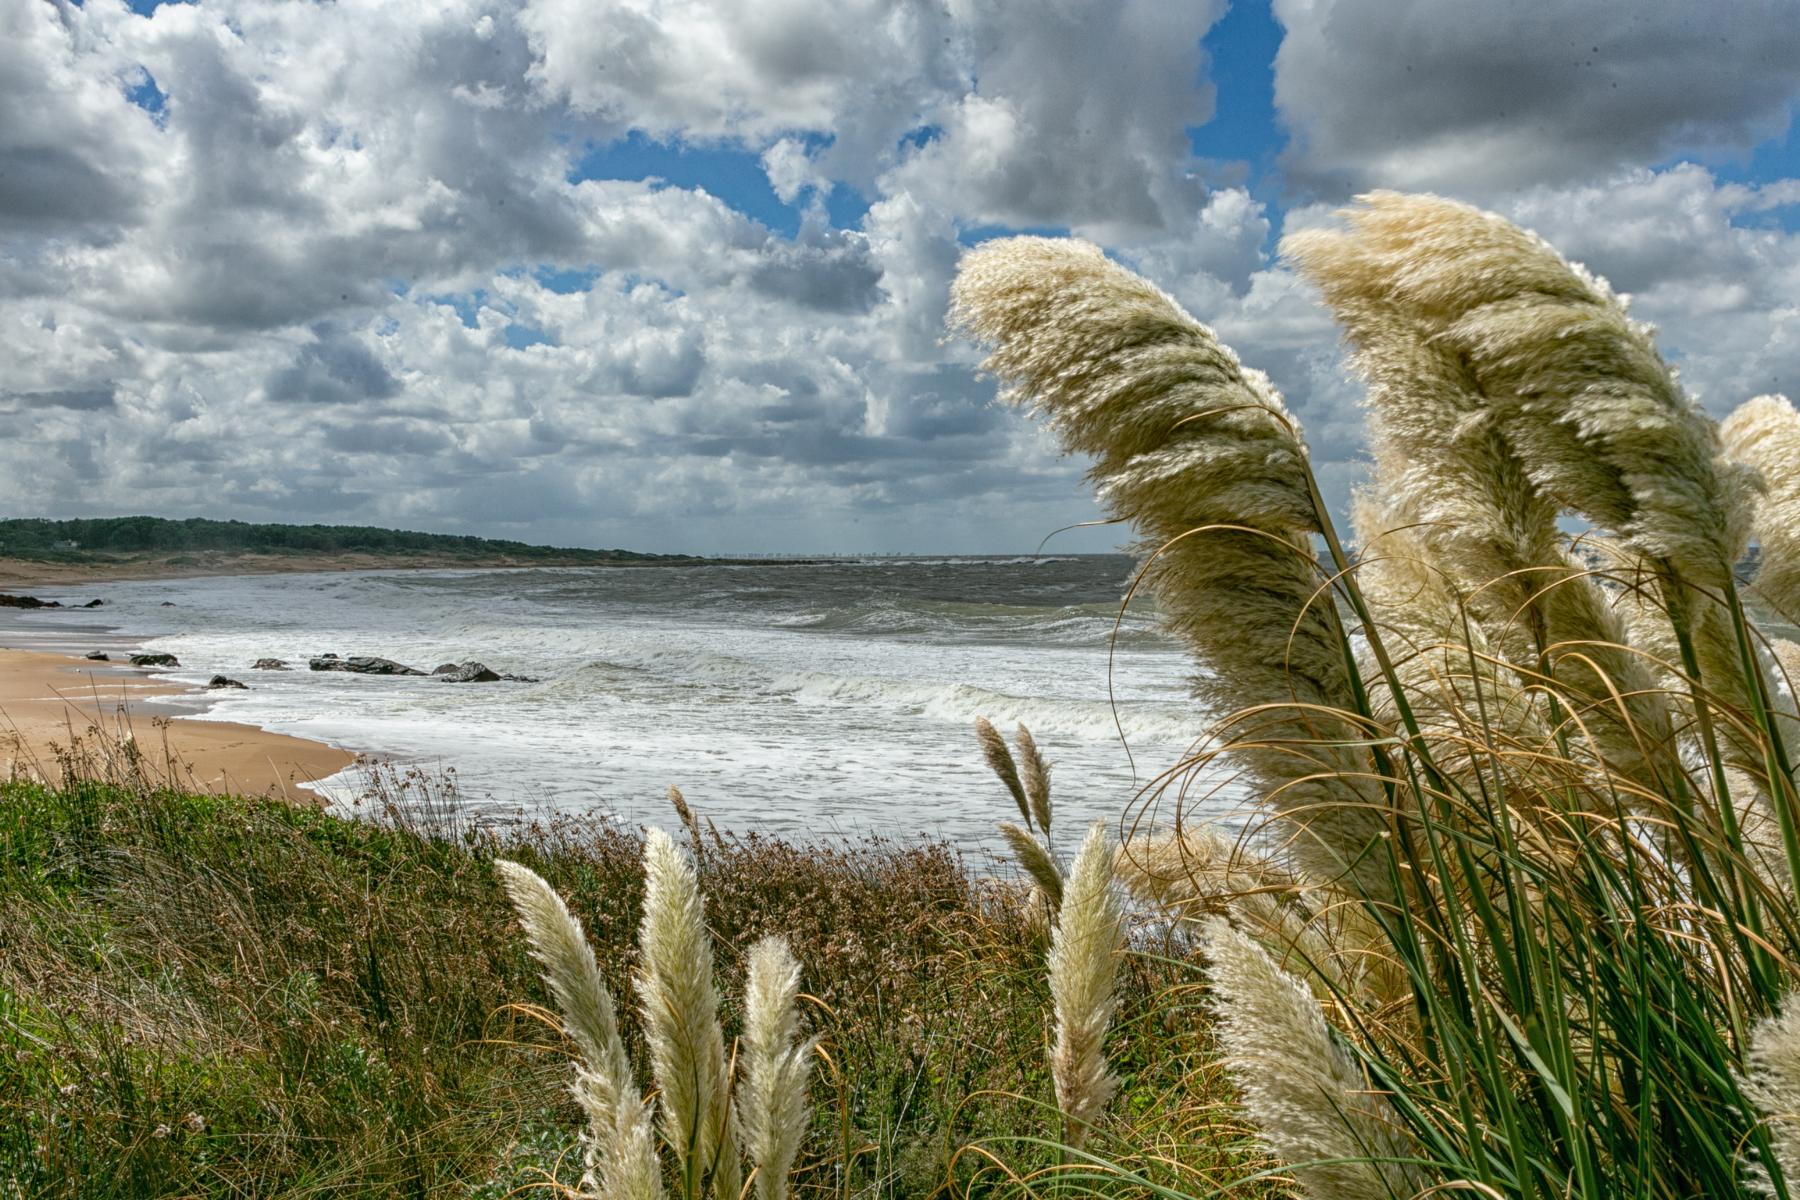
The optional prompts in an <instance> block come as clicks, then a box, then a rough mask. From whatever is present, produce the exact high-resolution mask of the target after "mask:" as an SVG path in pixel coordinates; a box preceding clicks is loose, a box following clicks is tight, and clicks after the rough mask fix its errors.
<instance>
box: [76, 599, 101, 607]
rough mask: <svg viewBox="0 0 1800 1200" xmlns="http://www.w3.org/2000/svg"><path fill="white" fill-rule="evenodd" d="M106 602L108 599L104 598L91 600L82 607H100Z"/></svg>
mask: <svg viewBox="0 0 1800 1200" xmlns="http://www.w3.org/2000/svg"><path fill="white" fill-rule="evenodd" d="M105 603H106V601H104V600H89V601H88V602H87V603H86V604H83V605H82V606H81V607H82V608H99V607H101V606H102V605H104V604H105Z"/></svg>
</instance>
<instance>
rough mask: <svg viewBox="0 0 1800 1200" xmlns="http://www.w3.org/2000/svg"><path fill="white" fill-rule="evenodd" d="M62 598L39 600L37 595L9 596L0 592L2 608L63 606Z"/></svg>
mask: <svg viewBox="0 0 1800 1200" xmlns="http://www.w3.org/2000/svg"><path fill="white" fill-rule="evenodd" d="M61 607H62V602H61V601H60V600H39V599H38V598H37V597H36V596H9V595H7V594H6V593H5V592H0V608H61Z"/></svg>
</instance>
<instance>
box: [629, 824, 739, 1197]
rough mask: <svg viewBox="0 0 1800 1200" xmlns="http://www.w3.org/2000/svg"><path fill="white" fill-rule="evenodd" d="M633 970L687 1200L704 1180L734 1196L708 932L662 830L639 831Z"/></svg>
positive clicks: (682, 865)
mask: <svg viewBox="0 0 1800 1200" xmlns="http://www.w3.org/2000/svg"><path fill="white" fill-rule="evenodd" d="M638 948H639V952H640V954H641V955H642V964H641V967H640V969H639V971H638V975H637V986H638V995H639V997H640V999H641V1002H642V1005H643V1014H644V1027H645V1033H646V1036H647V1040H648V1042H649V1044H650V1061H651V1065H652V1067H653V1069H654V1070H655V1072H656V1082H657V1086H658V1087H659V1088H660V1089H661V1090H662V1114H661V1115H662V1129H663V1140H664V1141H665V1142H666V1143H667V1145H668V1147H669V1149H670V1151H671V1152H672V1153H673V1154H674V1156H675V1160H676V1163H677V1164H678V1166H679V1168H680V1170H681V1172H682V1176H683V1179H684V1182H685V1192H686V1194H687V1196H688V1197H690V1200H693V1198H697V1197H699V1196H700V1195H701V1194H702V1193H703V1192H704V1191H705V1190H706V1188H707V1184H708V1181H710V1187H711V1190H712V1192H713V1194H714V1195H717V1196H720V1197H725V1198H728V1200H736V1197H737V1195H738V1192H739V1191H740V1190H741V1186H742V1178H741V1171H740V1168H739V1166H738V1160H737V1147H736V1145H735V1133H734V1129H733V1122H732V1119H731V1105H730V1098H729V1088H730V1080H729V1072H728V1069H727V1066H726V1061H725V1039H724V1035H723V1034H722V1033H721V1031H720V1029H719V1016H718V1010H719V996H718V992H717V991H716V990H715V989H714V987H713V959H712V943H711V936H710V934H709V933H708V932H707V928H706V915H705V910H704V906H703V903H702V900H701V896H700V886H699V883H698V881H697V880H696V879H695V876H694V868H693V864H692V863H691V862H690V861H689V859H688V857H687V856H686V855H685V854H683V853H682V852H681V850H680V849H679V848H678V847H677V846H676V845H675V843H674V842H673V841H672V840H671V839H670V837H669V835H668V834H667V833H665V832H663V831H662V830H660V829H652V830H650V831H649V832H648V833H647V834H646V835H645V839H644V920H643V924H642V926H641V927H640V929H639V932H638Z"/></svg>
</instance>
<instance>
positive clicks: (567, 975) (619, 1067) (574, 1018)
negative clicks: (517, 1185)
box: [494, 859, 662, 1200]
mask: <svg viewBox="0 0 1800 1200" xmlns="http://www.w3.org/2000/svg"><path fill="white" fill-rule="evenodd" d="M494 866H495V868H496V869H497V870H498V871H499V872H500V882H501V884H502V885H503V886H504V887H505V888H506V894H507V896H508V897H510V898H511V900H512V903H513V907H514V908H515V909H516V910H517V911H518V914H519V921H520V923H521V924H522V925H524V927H525V935H526V937H527V938H529V939H530V941H531V952H532V957H534V958H536V959H537V960H538V962H539V963H540V964H542V966H543V968H544V983H545V984H546V985H547V986H548V987H549V989H550V995H551V997H552V998H553V999H554V1000H555V1001H556V1006H557V1008H558V1009H559V1010H560V1011H561V1012H562V1016H563V1028H564V1031H565V1032H566V1033H568V1035H569V1037H570V1038H571V1039H572V1040H573V1041H574V1042H575V1045H576V1048H577V1049H579V1050H580V1051H581V1057H582V1060H583V1061H582V1062H581V1063H580V1064H578V1065H577V1067H576V1077H575V1084H574V1088H573V1091H574V1094H575V1098H576V1100H577V1101H578V1102H579V1103H580V1104H581V1107H582V1110H583V1111H584V1112H585V1113H586V1114H587V1118H588V1130H587V1133H586V1134H585V1135H584V1137H583V1139H582V1140H583V1143H584V1148H585V1150H586V1154H587V1167H588V1174H587V1178H585V1179H584V1180H583V1184H582V1186H583V1188H584V1189H588V1190H591V1191H592V1192H593V1193H594V1194H595V1195H605V1196H608V1197H615V1196H616V1197H620V1198H621V1200H656V1198H658V1197H660V1196H661V1195H662V1172H661V1169H660V1167H659V1166H658V1164H657V1161H656V1143H655V1138H654V1136H653V1133H652V1128H651V1109H650V1106H649V1105H648V1104H646V1103H644V1101H643V1099H642V1097H640V1096H639V1095H638V1091H637V1086H636V1084H635V1083H634V1081H633V1080H632V1077H631V1063H630V1060H629V1059H628V1058H626V1056H625V1045H624V1043H623V1042H621V1041H620V1040H619V1025H618V1020H617V1017H616V1016H615V1014H614V1011H613V1002H612V995H611V993H609V992H608V991H607V990H606V984H605V982H604V981H603V980H602V979H601V978H600V968H599V965H598V964H597V963H596V962H595V961H594V952H593V950H592V949H591V948H590V947H589V946H588V942H587V938H586V936H585V935H584V934H583V932H582V929H581V922H580V921H579V920H577V919H576V917H575V915H574V914H573V913H571V912H570V911H569V909H568V906H567V905H565V904H564V903H563V901H562V897H560V896H558V895H557V894H556V892H555V891H554V890H553V889H552V888H551V887H550V885H549V884H548V883H545V882H544V880H543V879H542V878H541V877H539V876H538V874H537V873H536V872H535V871H533V870H531V869H530V868H529V867H525V866H521V865H520V864H518V863H516V862H510V861H508V860H506V859H495V860H494Z"/></svg>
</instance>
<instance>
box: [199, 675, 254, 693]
mask: <svg viewBox="0 0 1800 1200" xmlns="http://www.w3.org/2000/svg"><path fill="white" fill-rule="evenodd" d="M206 686H207V687H208V688H209V689H212V690H215V691H216V690H218V689H219V688H243V689H245V690H246V691H247V690H249V687H250V685H249V684H247V683H239V682H238V681H237V680H235V679H230V678H227V677H226V676H224V675H214V676H213V677H212V678H211V679H209V680H207V681H206Z"/></svg>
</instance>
